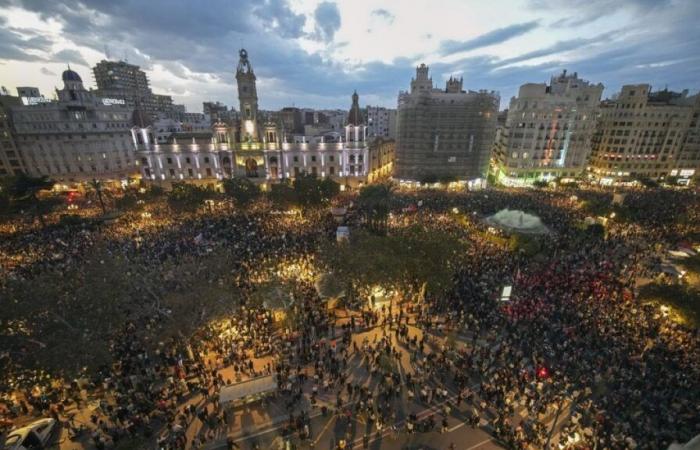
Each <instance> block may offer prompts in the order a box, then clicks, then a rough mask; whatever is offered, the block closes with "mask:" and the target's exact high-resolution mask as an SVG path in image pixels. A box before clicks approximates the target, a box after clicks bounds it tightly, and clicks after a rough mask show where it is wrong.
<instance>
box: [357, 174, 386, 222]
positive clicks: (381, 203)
mask: <svg viewBox="0 0 700 450" xmlns="http://www.w3.org/2000/svg"><path fill="white" fill-rule="evenodd" d="M392 194H393V186H392V185H391V184H388V183H382V184H370V185H368V186H365V187H363V188H362V189H361V190H360V196H359V197H358V199H357V204H358V208H359V211H360V213H361V214H362V215H363V217H364V219H365V224H366V225H367V227H368V228H369V229H370V230H372V231H373V232H374V233H377V234H384V233H386V227H387V219H388V218H389V212H390V210H391V197H392Z"/></svg>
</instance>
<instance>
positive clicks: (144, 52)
mask: <svg viewBox="0 0 700 450" xmlns="http://www.w3.org/2000/svg"><path fill="white" fill-rule="evenodd" d="M698 17H700V1H697V0H509V1H506V0H493V1H488V2H486V1H482V0H441V1H436V0H352V1H346V0H340V1H337V2H333V1H328V0H323V1H319V0H207V1H200V2H191V1H185V0H179V1H176V0H147V1H144V0H83V1H79V0H51V1H36V0H0V85H2V86H5V87H6V88H7V89H8V90H9V91H10V92H11V93H13V94H14V93H15V92H16V90H15V88H16V87H17V86H36V87H38V88H40V90H41V92H42V93H43V94H44V95H45V96H47V97H52V96H53V88H54V87H58V88H60V87H61V85H62V83H61V79H60V76H61V72H62V71H63V70H65V68H66V65H67V64H68V63H70V65H71V68H73V70H75V71H76V72H78V73H79V74H80V76H81V77H82V78H83V81H84V82H85V85H86V87H87V88H90V87H94V86H95V84H94V78H93V75H92V66H94V65H95V64H96V63H97V62H99V61H100V60H102V59H107V54H108V55H109V59H112V60H119V59H126V60H128V62H130V63H133V64H137V65H139V66H141V68H142V69H143V70H144V71H146V73H147V74H148V77H149V79H150V81H151V88H152V89H153V91H154V92H155V93H158V94H167V95H171V96H172V97H173V100H174V101H175V103H184V104H185V105H186V106H187V110H188V111H191V112H201V110H202V102H203V101H220V102H222V103H225V104H226V105H228V106H234V107H237V104H238V100H237V90H236V84H235V78H234V71H235V68H236V65H237V63H238V50H239V49H240V48H241V47H245V48H246V49H247V50H248V54H249V56H250V61H251V63H252V65H253V69H254V70H255V73H256V75H257V77H258V96H259V99H260V107H261V108H262V109H279V108H281V107H284V106H291V105H292V104H294V105H296V106H299V107H312V108H332V109H335V108H343V109H347V108H349V106H350V104H351V98H350V97H351V95H352V92H353V91H354V90H357V92H358V94H359V95H360V103H361V105H362V106H365V105H367V104H372V105H381V106H387V107H394V108H395V107H396V99H397V95H398V92H399V90H406V89H408V87H409V83H410V80H411V77H413V76H414V75H415V66H416V65H418V64H420V63H422V62H424V63H426V64H428V65H429V66H430V73H431V76H432V78H433V82H434V83H435V84H436V85H438V86H439V87H444V83H445V80H446V79H447V78H449V77H450V76H451V75H454V76H462V77H463V78H464V87H465V89H472V90H478V89H488V90H496V91H498V92H499V93H500V95H501V108H503V107H506V106H507V105H508V102H509V100H510V97H511V96H513V95H516V94H517V89H518V87H519V86H520V85H521V84H523V83H528V82H546V81H549V78H550V77H551V76H552V75H555V74H557V73H559V72H561V71H562V70H563V69H567V70H568V71H569V72H578V74H579V76H580V77H581V78H584V79H586V80H589V81H591V82H594V83H599V82H600V83H603V84H604V85H605V87H606V89H605V92H604V97H610V96H611V95H613V94H614V93H615V92H617V91H619V88H620V87H621V86H622V85H623V84H635V83H650V84H651V85H652V86H653V87H654V89H655V90H658V89H663V88H664V87H666V86H668V88H669V89H673V90H682V89H690V91H691V92H696V91H697V90H698V89H700V52H699V51H698V49H699V48H700V27H698V26H697V18H698Z"/></svg>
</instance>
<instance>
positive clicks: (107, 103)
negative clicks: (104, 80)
mask: <svg viewBox="0 0 700 450" xmlns="http://www.w3.org/2000/svg"><path fill="white" fill-rule="evenodd" d="M102 104H103V105H105V106H112V105H126V102H125V101H124V100H122V99H121V98H103V99H102Z"/></svg>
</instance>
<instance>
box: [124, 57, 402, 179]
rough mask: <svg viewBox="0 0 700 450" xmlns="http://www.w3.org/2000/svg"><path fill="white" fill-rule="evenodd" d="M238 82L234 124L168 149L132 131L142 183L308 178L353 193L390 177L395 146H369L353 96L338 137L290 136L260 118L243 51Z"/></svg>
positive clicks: (181, 139)
mask: <svg viewBox="0 0 700 450" xmlns="http://www.w3.org/2000/svg"><path fill="white" fill-rule="evenodd" d="M236 82H237V85H238V100H239V104H240V105H239V106H240V110H239V111H240V118H239V119H238V121H237V122H231V123H224V122H216V123H214V124H213V125H212V129H211V131H205V132H193V133H175V134H173V135H172V136H171V138H170V139H169V140H168V142H166V143H158V142H157V140H154V139H153V130H152V128H151V127H149V126H146V127H134V128H133V129H132V137H133V141H134V145H135V148H136V155H137V164H138V165H139V167H140V172H141V176H142V178H143V179H144V180H151V181H153V182H158V183H166V184H168V183H172V182H178V181H201V182H212V181H213V182H216V181H217V180H223V179H225V178H231V177H247V178H249V179H251V180H252V181H254V182H256V183H259V184H267V183H274V182H280V181H283V180H285V179H294V178H295V177H297V176H299V175H301V174H311V175H316V176H318V177H332V178H334V179H336V181H338V182H339V183H340V184H341V186H350V187H353V186H358V185H361V184H363V183H366V182H368V181H370V180H375V179H378V178H381V177H382V176H389V175H390V174H391V170H392V167H391V166H392V164H393V141H386V140H384V141H383V140H375V141H373V142H372V143H371V144H370V142H369V141H368V139H367V137H368V136H367V126H366V125H365V121H364V118H363V116H362V113H361V109H360V106H359V96H358V95H357V93H354V94H353V96H352V106H351V109H350V111H349V114H348V120H347V125H346V126H345V128H344V130H343V132H338V131H329V132H325V133H321V134H317V135H313V136H307V135H298V134H293V135H290V134H287V133H285V132H284V131H283V130H284V127H283V126H282V124H281V123H276V122H273V121H268V120H264V119H263V118H262V117H261V115H260V114H259V110H258V94H257V88H256V77H255V72H254V71H253V67H252V65H251V63H250V61H249V59H248V53H247V52H246V50H245V49H242V50H240V52H239V62H238V67H237V69H236Z"/></svg>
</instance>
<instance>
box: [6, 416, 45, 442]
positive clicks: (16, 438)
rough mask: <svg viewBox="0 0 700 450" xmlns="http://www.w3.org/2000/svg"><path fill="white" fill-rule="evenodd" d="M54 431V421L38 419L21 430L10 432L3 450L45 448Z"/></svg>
mask: <svg viewBox="0 0 700 450" xmlns="http://www.w3.org/2000/svg"><path fill="white" fill-rule="evenodd" d="M55 429H56V421H55V420H54V419H40V420H37V421H36V422H32V423H30V424H29V425H25V426H23V427H22V428H18V429H16V430H13V431H10V434H9V435H8V436H7V439H5V446H4V447H3V448H4V449H5V450H34V449H42V448H45V447H47V445H48V444H49V441H50V440H51V437H52V436H53V432H54V430H55Z"/></svg>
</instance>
